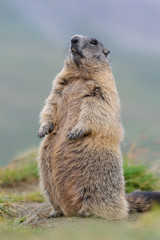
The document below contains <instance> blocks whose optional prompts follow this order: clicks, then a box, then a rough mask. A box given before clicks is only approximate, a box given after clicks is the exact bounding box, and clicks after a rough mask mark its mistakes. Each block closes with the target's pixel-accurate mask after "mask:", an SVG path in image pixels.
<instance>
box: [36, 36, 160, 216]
mask: <svg viewBox="0 0 160 240" xmlns="http://www.w3.org/2000/svg"><path fill="white" fill-rule="evenodd" d="M108 54H109V50H108V49H106V48H105V47H104V46H103V45H102V43H100V42H99V41H98V40H96V39H94V38H89V37H86V36H81V35H75V36H73V37H72V38H71V45H70V51H69V55H68V57H67V59H66V61H65V64H64V68H63V69H62V71H61V72H60V73H59V74H58V75H57V77H56V78H55V80H54V81H53V87H52V91H51V93H50V95H49V97H48V98H47V100H46V103H45V106H44V108H43V110H42V112H41V114H40V124H41V126H40V129H39V133H38V136H39V137H40V138H42V137H44V136H45V138H44V140H43V141H42V143H41V146H40V149H39V157H38V160H39V170H40V183H41V186H42V189H43V191H44V192H45V194H46V196H47V197H48V199H49V201H50V203H51V204H52V206H53V213H52V214H51V216H52V217H56V216H61V215H64V216H70V215H73V216H90V215H96V216H99V217H102V218H105V219H124V218H126V217H127V216H128V212H129V209H130V210H133V211H138V210H139V209H140V206H139V204H138V200H137V199H136V200H135V202H136V204H134V203H133V199H134V196H135V195H134V194H133V193H132V195H129V196H127V197H126V195H125V182H124V176H123V166H122V165H123V161H122V154H121V150H120V142H121V141H122V139H123V127H122V124H121V120H120V101H119V97H118V93H117V89H116V85H115V81H114V78H113V74H112V71H111V67H110V64H109V60H108ZM136 194H137V193H136ZM157 194H159V193H157ZM142 195H143V193H141V194H140V196H138V198H139V199H140V201H141V199H142ZM159 195H160V194H159ZM159 195H158V196H159ZM156 196H157V195H156ZM126 198H127V199H128V201H129V202H132V205H134V206H132V207H130V206H129V204H128V201H127V200H126ZM159 198H160V196H159Z"/></svg>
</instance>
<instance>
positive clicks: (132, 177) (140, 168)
mask: <svg viewBox="0 0 160 240" xmlns="http://www.w3.org/2000/svg"><path fill="white" fill-rule="evenodd" d="M124 177H125V182H126V192H127V193H129V192H133V191H135V190H137V189H139V190H142V191H152V190H158V189H159V187H158V183H159V181H160V177H159V176H158V175H156V174H154V173H153V172H151V171H150V170H149V169H148V168H147V167H146V166H144V165H143V164H136V165H134V164H131V162H130V160H129V159H128V158H124Z"/></svg>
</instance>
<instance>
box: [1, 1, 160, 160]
mask: <svg viewBox="0 0 160 240" xmlns="http://www.w3.org/2000/svg"><path fill="white" fill-rule="evenodd" d="M159 10H160V1H158V0H152V1H149V0H134V1H127V0H121V1H118V0H117V1H116V0H112V1H109V0H99V1H98V0H96V1H95V0H88V1H76V0H68V1H54V0H45V1H42V0H27V1H23V0H1V1H0V104H1V106H0V154H1V157H0V165H6V164H7V163H8V162H9V160H10V158H11V157H13V156H14V155H16V154H18V153H20V152H22V151H24V150H26V149H27V148H30V147H35V146H38V144H39V142H40V141H39V139H38V138H37V137H36V135H37V131H38V128H39V124H38V116H39V112H40V111H41V109H42V106H43V104H44V100H45V98H46V97H47V96H48V94H49V92H50V90H51V83H52V79H54V77H55V75H56V74H57V73H58V72H59V71H60V70H61V68H62V66H63V62H64V59H65V57H66V55H67V51H68V45H69V41H70V38H71V36H72V35H75V34H82V35H88V36H92V37H96V38H97V39H98V40H100V41H101V42H102V43H103V44H104V45H105V46H106V47H107V48H109V49H110V50H111V54H110V60H111V65H112V70H113V73H114V76H115V80H116V84H117V88H118V91H119V95H120V98H121V104H122V120H123V125H124V128H125V132H126V136H125V140H124V144H123V151H124V152H125V151H127V148H128V146H129V145H130V144H131V143H132V142H133V141H134V139H135V138H136V137H137V136H138V135H139V134H141V133H143V134H146V135H147V136H148V138H147V140H145V142H144V143H143V144H144V145H146V146H147V147H149V148H153V149H156V151H157V149H159V147H160V124H159V122H160V107H159V103H160V27H159V23H160V14H159Z"/></svg>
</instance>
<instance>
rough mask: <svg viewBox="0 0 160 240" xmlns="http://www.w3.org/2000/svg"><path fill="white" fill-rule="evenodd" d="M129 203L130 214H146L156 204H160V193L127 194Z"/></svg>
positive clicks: (136, 192)
mask: <svg viewBox="0 0 160 240" xmlns="http://www.w3.org/2000/svg"><path fill="white" fill-rule="evenodd" d="M126 199H127V201H128V203H129V212H130V213H134V212H146V211H148V210H150V209H151V207H152V206H153V205H154V203H155V204H156V203H159V204H160V192H150V191H145V192H141V191H135V192H132V193H129V194H126Z"/></svg>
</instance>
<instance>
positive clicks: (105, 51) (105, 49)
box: [102, 48, 110, 57]
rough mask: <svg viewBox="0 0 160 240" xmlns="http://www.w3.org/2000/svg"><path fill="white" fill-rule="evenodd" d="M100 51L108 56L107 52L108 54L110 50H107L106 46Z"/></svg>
mask: <svg viewBox="0 0 160 240" xmlns="http://www.w3.org/2000/svg"><path fill="white" fill-rule="evenodd" d="M102 52H103V53H104V55H105V56H106V57H107V56H108V54H110V50H108V49H107V48H104V49H103V51H102Z"/></svg>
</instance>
